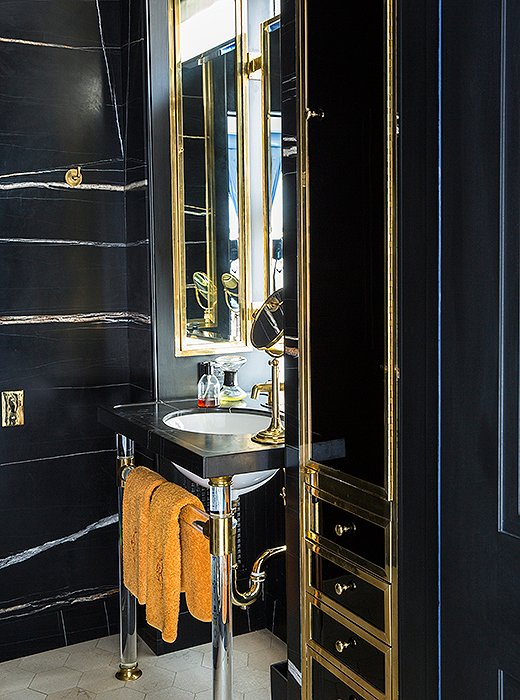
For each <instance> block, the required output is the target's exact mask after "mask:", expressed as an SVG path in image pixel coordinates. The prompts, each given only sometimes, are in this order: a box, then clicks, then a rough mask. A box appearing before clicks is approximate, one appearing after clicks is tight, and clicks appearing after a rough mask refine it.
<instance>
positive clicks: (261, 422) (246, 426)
mask: <svg viewBox="0 0 520 700" xmlns="http://www.w3.org/2000/svg"><path fill="white" fill-rule="evenodd" d="M163 420H164V422H165V423H166V425H168V426H169V427H170V428H176V429H177V430H186V431H187V432H189V433H206V435H208V434H210V435H254V434H255V433H257V432H258V431H259V430H264V429H265V428H267V427H268V425H269V423H270V422H271V417H270V416H269V415H260V414H258V413H239V412H236V413H232V412H226V411H207V412H204V413H202V412H201V413H184V414H181V415H178V414H170V415H168V416H165V417H164V418H163Z"/></svg>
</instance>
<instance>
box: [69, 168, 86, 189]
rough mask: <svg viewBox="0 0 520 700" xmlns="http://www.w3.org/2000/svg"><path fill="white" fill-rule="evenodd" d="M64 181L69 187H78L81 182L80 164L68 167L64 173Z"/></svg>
mask: <svg viewBox="0 0 520 700" xmlns="http://www.w3.org/2000/svg"><path fill="white" fill-rule="evenodd" d="M65 182H66V183H67V185H68V186H69V187H78V185H81V183H82V182H83V175H82V173H81V166H80V165H78V166H77V168H70V169H69V170H67V172H66V173H65Z"/></svg>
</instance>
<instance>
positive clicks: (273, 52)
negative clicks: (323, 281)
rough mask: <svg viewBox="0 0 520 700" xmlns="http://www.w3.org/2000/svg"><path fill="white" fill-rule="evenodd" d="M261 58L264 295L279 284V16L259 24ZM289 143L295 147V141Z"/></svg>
mask: <svg viewBox="0 0 520 700" xmlns="http://www.w3.org/2000/svg"><path fill="white" fill-rule="evenodd" d="M262 57H263V60H262V63H263V94H264V99H263V120H264V212H265V216H264V220H265V260H266V265H265V271H266V280H265V294H266V296H267V295H269V294H271V293H272V292H274V291H275V290H276V289H281V288H282V287H283V235H282V225H283V219H282V201H283V194H282V89H281V80H280V19H279V17H275V18H274V19H270V20H267V21H266V22H264V24H263V25H262ZM293 146H294V147H296V143H294V144H293ZM289 147H290V146H289Z"/></svg>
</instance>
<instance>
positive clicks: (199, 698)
mask: <svg viewBox="0 0 520 700" xmlns="http://www.w3.org/2000/svg"><path fill="white" fill-rule="evenodd" d="M195 700H213V691H212V690H205V691H204V692H203V693H197V695H195ZM233 700H244V695H243V693H239V692H238V691H236V690H234V691H233Z"/></svg>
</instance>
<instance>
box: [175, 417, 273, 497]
mask: <svg viewBox="0 0 520 700" xmlns="http://www.w3.org/2000/svg"><path fill="white" fill-rule="evenodd" d="M270 421H271V416H270V415H269V414H267V413H265V411H262V412H256V411H251V410H244V411H241V410H234V411H222V410H221V411H208V410H205V411H200V412H197V411H194V412H188V413H180V412H174V413H169V414H168V415H167V416H164V418H163V422H164V423H165V424H166V425H167V426H168V427H170V428H175V430H180V431H185V432H188V433H205V434H206V435H254V434H255V433H257V432H258V431H259V430H264V429H265V428H267V426H268V425H269V423H270ZM174 464H175V467H176V468H177V469H178V470H179V471H180V472H181V474H184V476H185V477H187V478H188V479H190V481H193V482H194V483H196V484H199V485H200V486H204V487H205V488H209V479H205V478H204V477H201V476H198V475H197V474H194V473H193V472H191V471H189V470H188V469H185V468H184V467H181V466H180V465H179V464H176V463H174ZM277 471H278V469H266V470H263V471H256V472H250V473H246V474H235V475H233V474H230V476H233V482H232V487H231V491H232V494H231V495H232V498H233V499H236V498H238V497H239V496H241V495H243V494H245V493H249V491H254V490H255V489H257V488H259V487H260V486H263V485H264V484H266V483H267V482H268V481H269V479H272V478H273V476H274V475H275V474H276V472H277Z"/></svg>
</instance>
